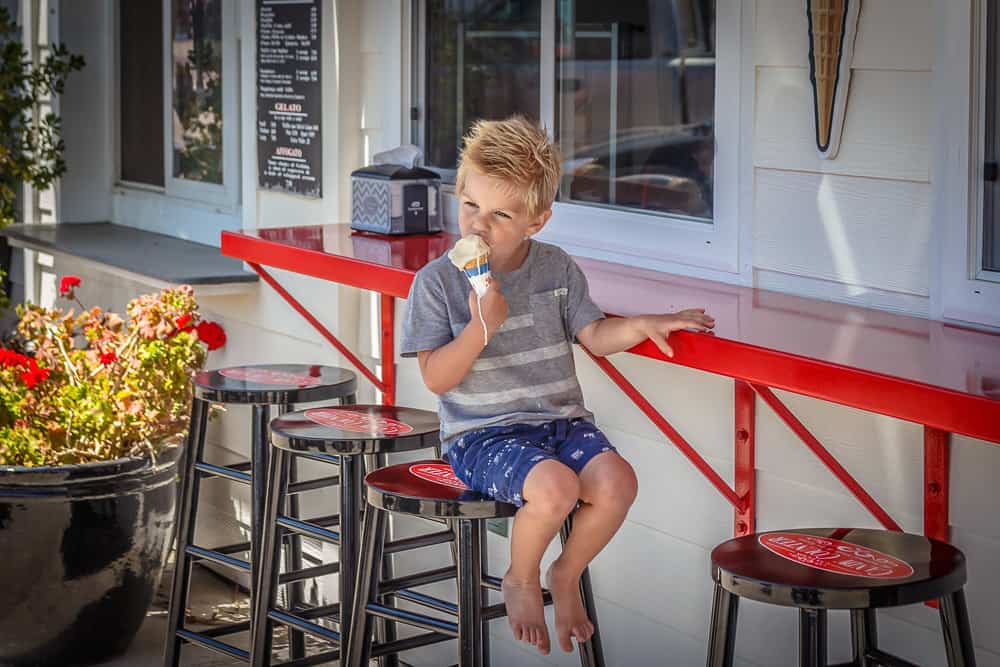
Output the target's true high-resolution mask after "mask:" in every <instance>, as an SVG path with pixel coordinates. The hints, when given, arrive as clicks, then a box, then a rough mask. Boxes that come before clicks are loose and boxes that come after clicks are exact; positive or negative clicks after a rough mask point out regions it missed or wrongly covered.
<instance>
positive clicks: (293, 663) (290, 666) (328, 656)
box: [271, 649, 340, 667]
mask: <svg viewBox="0 0 1000 667" xmlns="http://www.w3.org/2000/svg"><path fill="white" fill-rule="evenodd" d="M338 660H340V649H333V650H332V651H324V652H323V653H317V654H316V655H308V656H306V657H304V658H299V659H298V660H289V661H288V662H279V663H274V662H272V663H271V665H273V667H312V665H323V664H326V663H329V662H337V661H338Z"/></svg>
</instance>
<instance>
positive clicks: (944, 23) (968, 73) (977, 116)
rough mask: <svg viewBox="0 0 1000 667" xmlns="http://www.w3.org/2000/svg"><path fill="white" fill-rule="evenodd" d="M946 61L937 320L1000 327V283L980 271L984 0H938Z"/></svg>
mask: <svg viewBox="0 0 1000 667" xmlns="http://www.w3.org/2000/svg"><path fill="white" fill-rule="evenodd" d="M936 6H937V25H938V26H939V33H938V39H937V44H938V61H937V63H936V66H935V68H934V80H933V84H932V85H933V88H932V90H933V94H934V99H935V102H936V104H937V105H938V114H937V116H938V132H937V140H936V142H935V147H934V148H935V156H936V159H935V160H934V161H933V168H932V169H933V171H932V174H931V180H932V182H933V183H936V184H937V186H936V187H935V188H934V204H933V216H934V225H933V230H932V243H933V245H934V247H936V248H938V249H939V253H940V256H939V258H938V259H939V261H938V262H935V266H934V270H933V272H932V281H931V286H932V290H931V315H932V317H935V318H940V319H946V320H956V321H961V322H969V323H974V324H984V325H988V326H993V327H1000V283H997V282H993V281H990V280H983V279H982V277H983V276H981V275H978V276H977V275H976V273H977V272H976V268H977V267H978V266H979V261H978V260H979V258H980V253H981V248H977V247H976V244H977V242H978V241H979V229H980V225H981V221H982V202H983V187H982V183H983V159H984V158H983V152H982V150H983V141H984V136H985V122H984V118H985V116H984V110H985V91H984V90H983V88H982V86H981V85H980V83H979V82H980V81H982V79H983V66H984V60H985V36H986V34H985V30H986V22H985V20H983V19H982V16H983V11H984V10H985V2H984V0H972V2H968V3H965V2H958V3H937V5H936Z"/></svg>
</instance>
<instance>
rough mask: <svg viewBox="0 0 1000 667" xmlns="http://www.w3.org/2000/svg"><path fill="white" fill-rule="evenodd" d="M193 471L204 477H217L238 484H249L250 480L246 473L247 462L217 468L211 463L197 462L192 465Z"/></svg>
mask: <svg viewBox="0 0 1000 667" xmlns="http://www.w3.org/2000/svg"><path fill="white" fill-rule="evenodd" d="M194 469H195V470H197V471H198V472H199V473H200V474H201V475H202V476H204V477H219V478H222V479H228V480H229V481H231V482H239V483H240V484H249V483H250V480H251V479H252V477H251V475H250V473H249V472H246V471H247V470H250V463H249V461H248V462H246V463H237V464H236V465H231V466H217V465H215V464H212V463H205V462H204V461H199V462H197V463H195V464H194Z"/></svg>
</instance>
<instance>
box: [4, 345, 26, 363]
mask: <svg viewBox="0 0 1000 667" xmlns="http://www.w3.org/2000/svg"><path fill="white" fill-rule="evenodd" d="M27 365H28V357H26V356H24V355H23V354H19V353H18V352H15V351H14V350H8V349H7V348H3V349H0V367H3V368H18V367H20V366H27Z"/></svg>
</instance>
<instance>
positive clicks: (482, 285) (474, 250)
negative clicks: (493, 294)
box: [448, 234, 490, 297]
mask: <svg viewBox="0 0 1000 667" xmlns="http://www.w3.org/2000/svg"><path fill="white" fill-rule="evenodd" d="M489 255H490V247H489V246H488V245H487V244H486V242H485V241H483V240H482V239H481V238H480V237H478V236H476V235H474V234H470V235H469V236H466V237H463V238H462V239H460V240H459V241H458V243H456V244H455V247H454V248H452V249H451V251H450V252H449V253H448V258H449V259H450V260H451V263H452V264H454V265H455V266H456V267H458V268H459V269H461V270H462V271H463V272H464V273H465V275H466V276H467V277H468V278H469V282H470V283H472V288H473V289H474V290H476V296H480V297H481V296H482V295H483V294H485V293H486V290H487V288H489V286H490V257H489Z"/></svg>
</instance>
